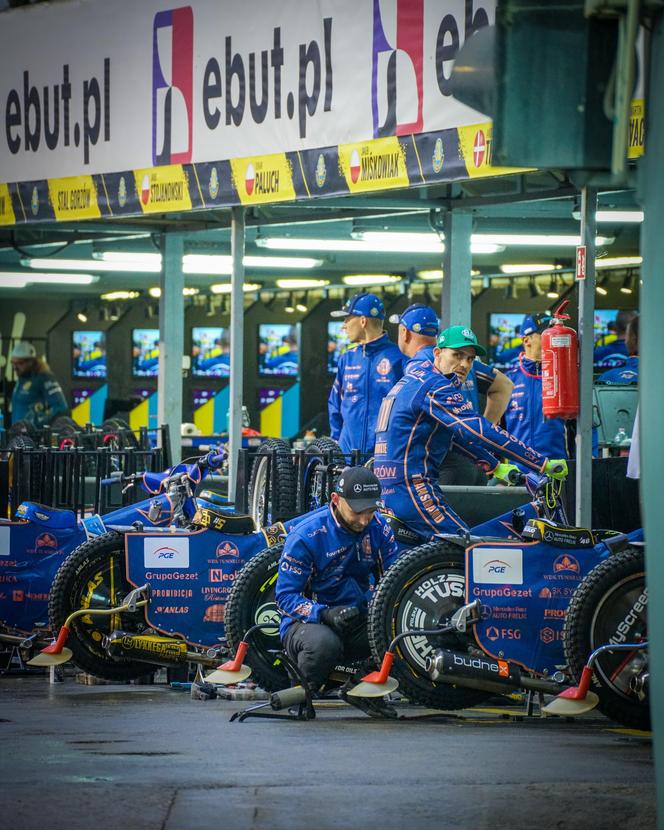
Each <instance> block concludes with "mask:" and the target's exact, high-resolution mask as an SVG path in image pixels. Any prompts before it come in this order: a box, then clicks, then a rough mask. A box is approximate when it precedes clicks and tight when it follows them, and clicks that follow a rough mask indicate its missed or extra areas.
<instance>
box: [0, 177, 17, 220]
mask: <svg viewBox="0 0 664 830" xmlns="http://www.w3.org/2000/svg"><path fill="white" fill-rule="evenodd" d="M15 224H16V216H14V208H13V207H12V197H11V196H10V195H9V186H8V185H6V184H0V225H15Z"/></svg>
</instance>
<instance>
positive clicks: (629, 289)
mask: <svg viewBox="0 0 664 830" xmlns="http://www.w3.org/2000/svg"><path fill="white" fill-rule="evenodd" d="M634 281H635V277H634V274H633V273H632V272H631V271H630V272H629V273H627V274H625V279H624V280H623V284H622V285H621V286H620V291H621V292H622V293H623V294H632V293H633V291H634Z"/></svg>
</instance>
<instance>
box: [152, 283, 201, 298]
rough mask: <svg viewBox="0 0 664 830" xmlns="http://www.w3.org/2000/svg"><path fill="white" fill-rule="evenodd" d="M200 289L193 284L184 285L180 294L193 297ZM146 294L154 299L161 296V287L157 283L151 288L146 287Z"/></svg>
mask: <svg viewBox="0 0 664 830" xmlns="http://www.w3.org/2000/svg"><path fill="white" fill-rule="evenodd" d="M200 292H201V289H200V288H195V287H194V286H188V285H186V286H185V287H184V288H183V289H182V296H183V297H195V296H196V295H197V294H200ZM148 294H149V295H150V296H151V297H154V298H155V299H158V298H159V297H161V288H160V287H159V286H158V285H153V286H152V288H148Z"/></svg>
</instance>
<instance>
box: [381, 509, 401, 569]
mask: <svg viewBox="0 0 664 830" xmlns="http://www.w3.org/2000/svg"><path fill="white" fill-rule="evenodd" d="M377 518H378V522H379V524H380V526H381V527H380V545H379V555H380V562H379V564H380V570H381V576H382V575H383V573H385V571H387V570H388V568H390V567H391V566H392V565H393V564H394V563H395V562H396V560H397V557H398V556H399V548H398V546H397V540H396V539H395V538H394V533H393V531H392V528H391V526H390V524H389V522H387V521H385V519H383V518H382V517H380V516H378V517H377Z"/></svg>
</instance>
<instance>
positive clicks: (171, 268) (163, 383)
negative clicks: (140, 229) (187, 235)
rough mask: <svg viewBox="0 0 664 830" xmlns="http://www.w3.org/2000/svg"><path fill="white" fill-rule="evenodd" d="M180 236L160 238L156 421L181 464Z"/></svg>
mask: <svg viewBox="0 0 664 830" xmlns="http://www.w3.org/2000/svg"><path fill="white" fill-rule="evenodd" d="M183 253H184V240H183V238H182V236H181V235H180V234H177V233H165V234H163V235H162V238H161V256H162V267H161V277H160V279H159V284H160V287H161V297H160V298H159V379H158V385H157V389H158V393H159V404H158V408H157V411H158V421H159V424H160V425H161V424H165V425H167V426H168V428H169V431H170V434H171V458H172V459H173V463H174V464H177V463H178V461H179V460H180V454H181V441H180V431H181V428H182V355H183V353H184V298H183V296H182V289H183V288H184V275H183V273H182V254H183Z"/></svg>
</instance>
